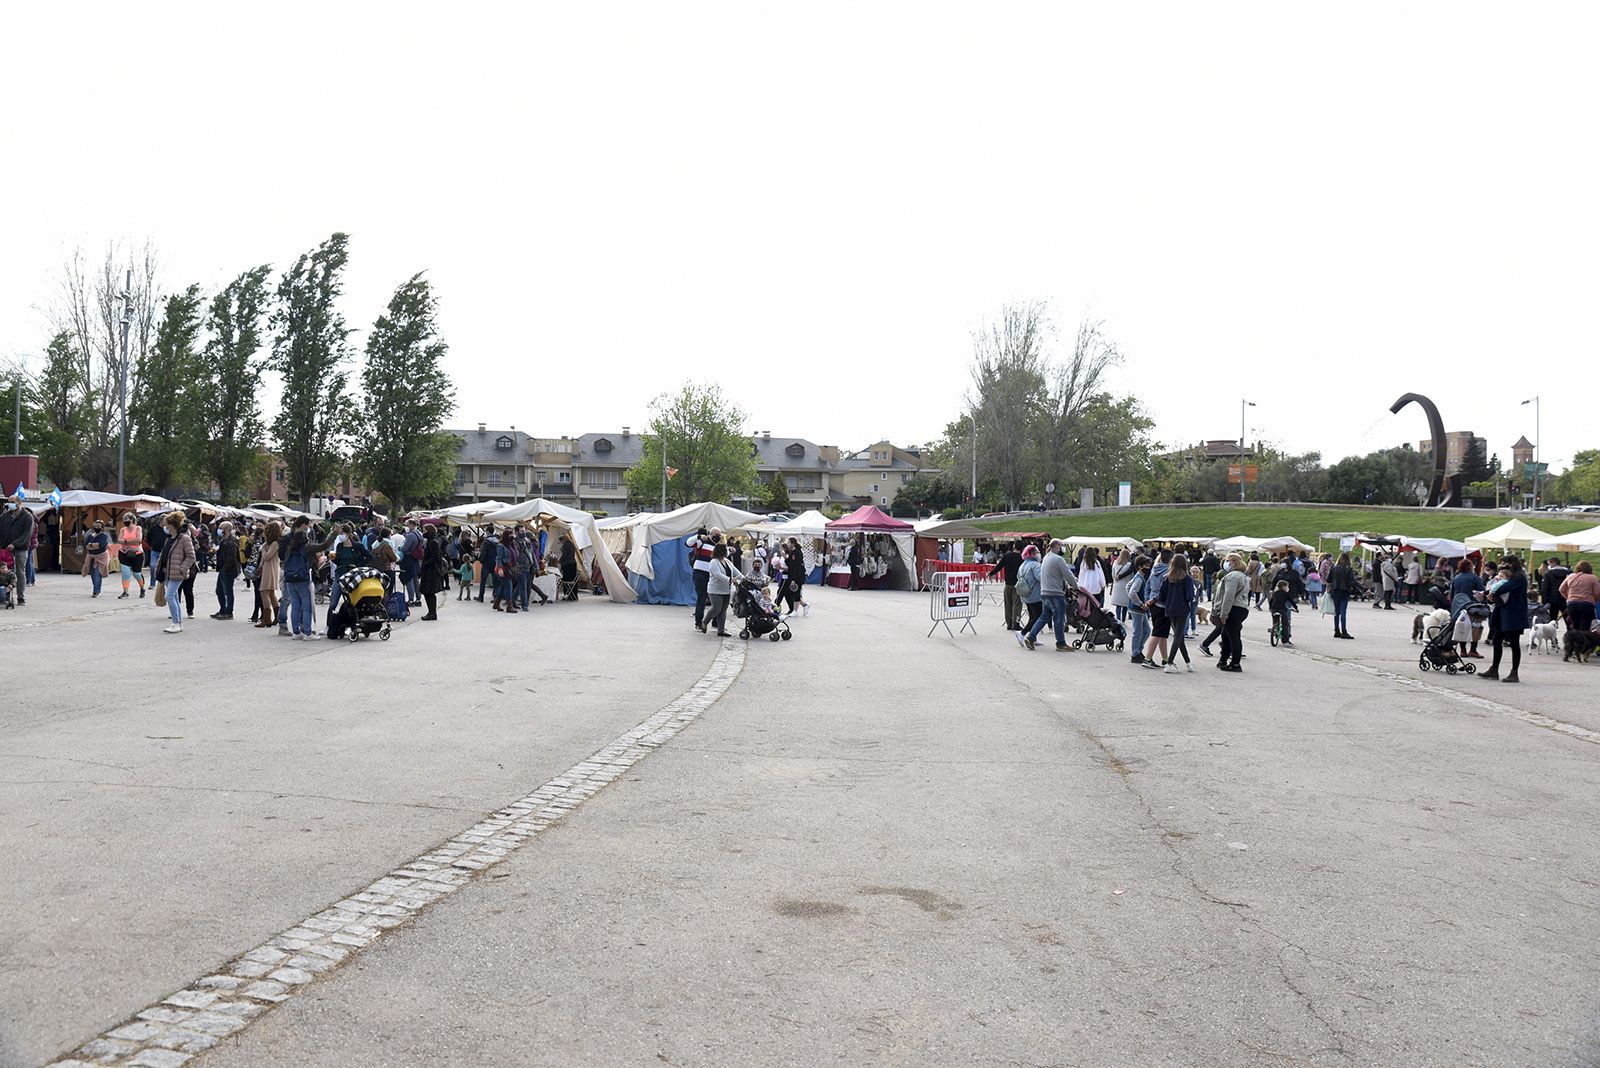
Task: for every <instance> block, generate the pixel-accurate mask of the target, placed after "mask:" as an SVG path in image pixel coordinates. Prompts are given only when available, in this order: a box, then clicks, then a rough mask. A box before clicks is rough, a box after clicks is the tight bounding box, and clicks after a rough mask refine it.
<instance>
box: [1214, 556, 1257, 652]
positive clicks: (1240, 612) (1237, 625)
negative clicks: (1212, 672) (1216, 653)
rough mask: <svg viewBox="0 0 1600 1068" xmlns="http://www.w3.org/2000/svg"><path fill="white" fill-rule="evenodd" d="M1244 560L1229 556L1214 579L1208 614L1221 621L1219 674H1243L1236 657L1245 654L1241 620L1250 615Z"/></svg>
mask: <svg viewBox="0 0 1600 1068" xmlns="http://www.w3.org/2000/svg"><path fill="white" fill-rule="evenodd" d="M1243 567H1244V558H1243V557H1241V556H1240V555H1239V554H1238V553H1229V554H1228V556H1227V558H1226V559H1225V560H1223V562H1222V568H1223V571H1222V577H1221V578H1220V579H1218V580H1217V587H1216V593H1215V595H1214V596H1213V597H1212V599H1211V611H1212V612H1213V613H1214V614H1215V615H1217V616H1220V617H1221V618H1222V619H1223V620H1224V623H1223V627H1222V657H1221V659H1220V660H1218V661H1217V670H1219V671H1243V670H1244V668H1242V667H1240V666H1239V658H1240V657H1242V656H1243V655H1244V621H1245V619H1246V618H1247V617H1248V616H1249V615H1250V580H1249V578H1248V577H1247V576H1245V575H1244V574H1243V572H1242V569H1243Z"/></svg>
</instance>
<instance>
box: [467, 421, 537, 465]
mask: <svg viewBox="0 0 1600 1068" xmlns="http://www.w3.org/2000/svg"><path fill="white" fill-rule="evenodd" d="M445 433H446V434H454V435H455V436H456V437H458V438H460V439H461V442H462V444H461V447H460V448H458V449H457V450H456V463H458V464H514V463H524V464H525V463H529V462H530V459H529V456H528V440H529V439H530V437H531V436H532V435H529V434H524V433H523V432H522V431H520V430H494V429H489V430H483V431H480V430H478V429H477V428H476V427H474V428H473V429H471V430H455V429H447V430H446V431H445ZM501 438H510V439H511V448H509V449H496V448H495V447H494V445H495V442H496V441H498V440H499V439H501Z"/></svg>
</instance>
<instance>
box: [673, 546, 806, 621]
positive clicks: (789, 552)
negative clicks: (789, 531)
mask: <svg viewBox="0 0 1600 1068" xmlns="http://www.w3.org/2000/svg"><path fill="white" fill-rule="evenodd" d="M684 547H685V548H686V549H687V550H688V552H689V560H690V567H691V571H692V574H693V576H694V627H695V629H696V630H698V631H699V632H700V633H702V634H715V635H716V636H717V637H719V638H727V637H731V635H730V634H729V633H728V629H727V623H728V607H729V605H730V604H731V603H732V600H733V596H734V591H735V589H736V587H737V586H738V585H739V584H740V583H747V584H748V585H749V588H750V589H751V591H752V595H753V596H754V598H755V599H756V601H757V603H758V604H759V605H760V607H761V608H762V610H763V611H770V612H773V613H774V614H775V616H776V617H777V618H779V619H783V618H786V617H788V616H792V615H794V614H795V613H797V612H798V613H800V614H802V615H807V616H809V615H810V614H811V605H810V604H808V603H807V602H806V597H805V584H806V562H805V551H804V550H803V549H802V548H801V545H800V542H799V540H798V539H796V538H787V539H782V540H773V541H771V542H770V543H769V541H768V540H767V539H761V540H757V541H756V542H754V543H753V544H751V545H750V546H748V547H747V546H746V545H745V544H744V543H743V542H741V541H740V540H739V539H738V538H728V537H724V535H723V532H722V528H721V527H711V528H709V529H707V528H705V527H702V528H701V529H699V530H697V531H695V532H694V533H693V534H691V535H690V536H689V537H687V538H685V539H684ZM747 558H748V561H749V566H748V568H747V567H746V559H747ZM774 591H776V593H774ZM713 628H715V629H713Z"/></svg>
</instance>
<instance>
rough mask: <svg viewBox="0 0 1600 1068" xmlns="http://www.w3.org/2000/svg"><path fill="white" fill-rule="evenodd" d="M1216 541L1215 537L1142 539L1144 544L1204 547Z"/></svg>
mask: <svg viewBox="0 0 1600 1068" xmlns="http://www.w3.org/2000/svg"><path fill="white" fill-rule="evenodd" d="M1216 543H1217V539H1216V538H1185V537H1161V538H1146V539H1144V544H1146V545H1199V546H1201V547H1205V546H1209V545H1215V544H1216Z"/></svg>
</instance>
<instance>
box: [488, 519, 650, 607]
mask: <svg viewBox="0 0 1600 1068" xmlns="http://www.w3.org/2000/svg"><path fill="white" fill-rule="evenodd" d="M483 520H484V522H486V523H493V524H495V525H496V526H503V525H505V524H508V523H537V524H539V525H541V526H553V527H555V528H556V529H558V530H562V531H566V532H570V533H571V534H572V543H573V544H574V545H576V546H577V547H578V558H579V559H580V560H582V561H583V563H584V564H585V565H589V566H593V564H595V563H598V564H599V565H600V574H601V575H603V576H605V580H606V593H607V594H609V595H610V597H611V599H612V600H613V601H617V602H619V603H622V604H626V603H628V602H629V601H632V600H633V599H634V597H635V594H634V592H633V587H631V586H629V585H628V580H627V579H626V578H624V577H623V574H622V569H621V568H620V567H618V566H617V562H616V561H615V560H613V559H611V553H610V552H609V551H607V549H606V546H605V542H604V541H603V540H602V539H601V537H600V530H599V528H598V527H596V526H595V520H594V516H592V515H590V514H589V513H588V512H580V511H578V509H576V508H568V507H567V506H566V505H564V504H557V503H556V502H555V501H547V500H545V499H544V498H543V497H535V498H533V499H532V500H528V501H523V502H522V503H521V504H512V505H506V506H505V507H502V508H501V509H500V510H499V511H497V512H493V513H491V514H489V515H486V516H484V517H483Z"/></svg>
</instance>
